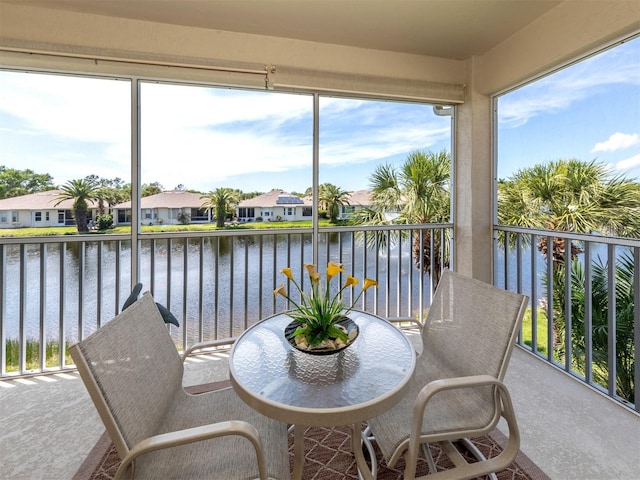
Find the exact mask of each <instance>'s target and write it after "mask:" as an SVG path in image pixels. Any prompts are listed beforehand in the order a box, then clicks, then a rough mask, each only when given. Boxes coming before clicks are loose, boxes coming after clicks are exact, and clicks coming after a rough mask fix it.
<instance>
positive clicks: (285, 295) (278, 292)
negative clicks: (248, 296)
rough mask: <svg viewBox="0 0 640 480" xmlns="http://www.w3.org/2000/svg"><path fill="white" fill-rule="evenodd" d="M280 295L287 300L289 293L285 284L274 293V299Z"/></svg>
mask: <svg viewBox="0 0 640 480" xmlns="http://www.w3.org/2000/svg"><path fill="white" fill-rule="evenodd" d="M287 270H289V271H291V269H287ZM278 294H280V295H282V296H283V297H285V298H287V291H286V290H285V288H284V283H281V284H280V286H279V287H278V288H276V289H275V290H274V291H273V296H274V297H275V296H277V295H278Z"/></svg>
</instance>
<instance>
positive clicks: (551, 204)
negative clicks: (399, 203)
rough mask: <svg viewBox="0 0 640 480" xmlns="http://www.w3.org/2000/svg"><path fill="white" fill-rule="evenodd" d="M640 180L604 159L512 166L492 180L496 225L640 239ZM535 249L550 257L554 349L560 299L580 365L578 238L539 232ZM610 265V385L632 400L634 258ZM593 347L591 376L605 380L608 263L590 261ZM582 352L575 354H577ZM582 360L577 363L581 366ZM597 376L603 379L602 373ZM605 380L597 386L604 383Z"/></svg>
mask: <svg viewBox="0 0 640 480" xmlns="http://www.w3.org/2000/svg"><path fill="white" fill-rule="evenodd" d="M639 205H640V184H638V183H636V182H634V181H632V180H629V179H626V178H624V177H622V176H614V175H612V174H611V173H610V170H609V169H608V167H607V166H605V165H604V164H599V163H596V162H595V161H591V162H584V161H579V160H575V159H568V160H558V161H554V162H549V163H547V164H539V165H535V166H533V167H531V168H526V169H523V170H520V171H518V172H517V173H516V174H515V175H514V176H513V177H512V178H511V179H509V180H507V181H502V182H500V183H499V185H498V221H499V223H500V224H503V225H515V226H520V227H526V228H538V229H549V230H558V231H567V232H575V233H598V234H601V235H610V236H631V237H639V236H640V208H639ZM537 247H538V250H539V251H540V252H542V254H543V255H544V256H545V257H546V256H548V255H551V256H552V260H553V262H552V265H553V267H552V268H553V271H552V272H548V276H547V277H545V278H548V280H546V281H545V284H548V282H549V281H551V282H553V283H552V289H553V299H554V304H553V329H554V331H553V335H554V345H553V348H554V352H555V355H556V356H557V357H562V356H564V355H565V352H564V344H563V342H562V341H561V339H563V338H564V337H565V332H566V325H567V322H566V319H565V303H566V302H570V303H571V332H570V336H571V343H572V348H573V350H574V353H575V354H576V356H575V358H574V359H573V361H574V362H576V361H577V362H578V363H577V365H576V367H577V368H578V369H582V370H584V351H585V329H584V323H585V307H584V306H585V281H586V279H585V275H584V271H583V268H582V262H581V260H579V258H578V254H579V253H581V251H582V249H581V248H580V246H579V242H575V241H573V242H571V251H570V252H567V251H566V250H567V247H566V242H565V241H564V239H562V238H553V242H552V245H551V246H550V245H548V240H547V236H541V237H540V239H539V241H538V245H537ZM619 262H620V263H619V264H618V265H616V266H615V267H614V268H615V269H616V322H617V325H618V329H617V332H615V334H616V383H617V385H618V390H619V392H620V395H621V396H622V397H623V398H626V399H631V400H630V401H633V361H634V357H633V318H632V317H633V313H632V312H633V276H632V273H631V272H632V271H633V262H632V261H631V260H630V258H629V257H627V256H623V257H621V258H620V259H619ZM566 268H570V269H571V272H570V273H571V296H570V298H567V296H566V295H565V291H566V290H565V271H566ZM591 288H592V298H591V299H590V300H591V305H592V322H593V323H592V325H593V328H592V331H591V333H592V349H593V350H592V351H593V362H594V366H596V367H598V368H594V370H593V375H594V379H596V381H598V382H600V383H601V384H604V385H606V374H607V372H608V364H607V362H608V332H607V329H608V326H607V315H608V310H609V304H608V301H609V300H608V286H607V267H606V265H604V266H603V265H602V264H599V263H598V264H595V265H594V267H593V274H592V282H591ZM580 354H582V357H580ZM580 362H581V363H580ZM603 375H604V376H603ZM603 382H604V383H603Z"/></svg>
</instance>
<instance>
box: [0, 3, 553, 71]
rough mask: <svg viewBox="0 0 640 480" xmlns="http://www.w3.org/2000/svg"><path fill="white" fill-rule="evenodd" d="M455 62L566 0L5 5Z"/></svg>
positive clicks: (479, 51)
mask: <svg viewBox="0 0 640 480" xmlns="http://www.w3.org/2000/svg"><path fill="white" fill-rule="evenodd" d="M0 3H16V4H22V5H34V6H43V7H47V8H55V9H63V10H72V11H76V12H84V13H93V14H98V15H107V16H113V17H123V18H130V19H137V20H147V21H153V22H160V23H168V24H175V25H185V26H191V27H201V28H208V29H215V30H226V31H232V32H240V33H249V34H257V35H269V36H275V37H285V38H292V39H298V40H309V41H315V42H322V43H331V44H338V45H345V46H352V47H361V48H369V49H376V50H390V51H394V52H404V53H413V54H419V55H429V56H435V57H444V58H452V59H466V58H469V57H471V56H473V55H481V54H483V53H485V52H487V51H488V50H490V49H491V48H492V47H494V46H495V45H497V44H499V43H500V42H501V41H503V40H504V39H506V38H508V37H510V36H511V35H513V34H514V33H515V32H517V31H518V30H519V29H521V28H522V27H523V26H524V25H526V24H528V23H530V22H532V21H533V20H535V19H536V18H538V17H540V16H542V15H544V13H545V12H546V11H548V10H549V9H551V8H553V7H554V6H556V5H558V4H559V3H562V0H0Z"/></svg>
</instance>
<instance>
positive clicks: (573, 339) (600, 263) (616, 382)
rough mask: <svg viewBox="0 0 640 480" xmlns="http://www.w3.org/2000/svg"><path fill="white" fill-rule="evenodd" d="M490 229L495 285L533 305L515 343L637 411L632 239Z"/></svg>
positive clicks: (639, 267)
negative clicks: (527, 296)
mask: <svg viewBox="0 0 640 480" xmlns="http://www.w3.org/2000/svg"><path fill="white" fill-rule="evenodd" d="M494 231H495V255H494V259H495V268H494V283H495V285H497V286H499V287H502V288H506V289H509V290H513V291H517V292H520V293H524V294H526V295H529V297H530V298H531V299H532V305H531V306H532V307H534V306H535V307H536V308H531V310H530V313H529V314H527V315H526V316H525V321H524V322H523V329H522V331H521V333H520V336H519V339H518V342H519V344H520V345H522V346H524V347H525V348H528V349H529V350H531V351H532V352H533V353H535V354H537V355H539V356H541V357H544V358H546V360H547V361H548V362H550V363H551V364H553V365H554V366H556V367H558V368H562V369H564V370H565V371H566V372H568V373H569V374H571V375H573V376H575V377H577V378H579V379H581V380H582V381H584V382H585V383H586V384H588V385H590V386H592V387H594V388H596V389H597V390H600V391H601V392H603V393H606V394H607V395H609V396H610V397H612V398H614V399H616V400H618V401H620V402H621V403H623V404H624V405H626V406H627V407H629V408H631V409H635V410H636V411H640V402H638V398H639V397H638V395H639V394H640V386H639V385H638V383H637V382H636V381H635V380H636V379H637V378H638V377H639V376H640V364H639V363H638V362H636V361H635V359H637V358H638V352H639V350H640V240H638V239H627V238H610V237H602V236H596V235H582V234H571V233H563V232H557V231H550V230H533V229H523V228H514V227H504V226H498V227H495V228H494ZM565 265H571V268H565Z"/></svg>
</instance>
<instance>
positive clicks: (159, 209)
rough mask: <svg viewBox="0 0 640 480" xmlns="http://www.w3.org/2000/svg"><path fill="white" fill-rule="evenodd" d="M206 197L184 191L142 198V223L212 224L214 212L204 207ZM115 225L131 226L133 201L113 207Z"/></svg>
mask: <svg viewBox="0 0 640 480" xmlns="http://www.w3.org/2000/svg"><path fill="white" fill-rule="evenodd" d="M205 200H206V199H205V197H204V196H203V195H202V194H201V193H193V192H187V191H184V190H169V191H167V192H161V193H157V194H155V195H149V196H148V197H142V199H141V200H140V222H141V223H142V225H178V224H181V223H210V222H212V221H213V219H212V218H211V215H212V212H209V211H207V209H205V208H203V207H202V203H203V202H204V201H205ZM113 223H114V225H131V201H128V202H123V203H119V204H118V205H115V206H114V207H113Z"/></svg>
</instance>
